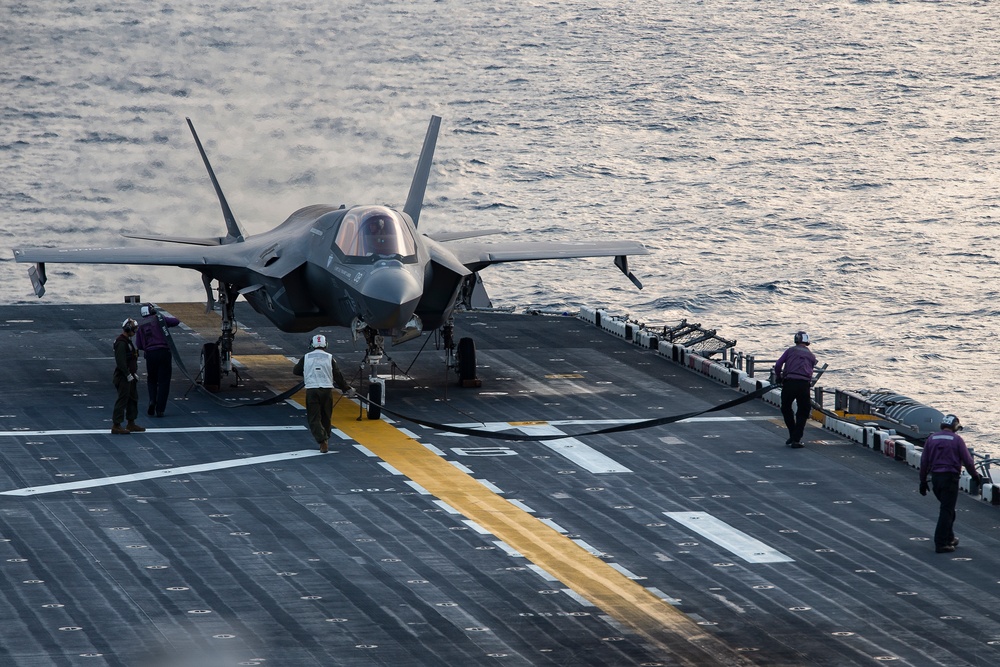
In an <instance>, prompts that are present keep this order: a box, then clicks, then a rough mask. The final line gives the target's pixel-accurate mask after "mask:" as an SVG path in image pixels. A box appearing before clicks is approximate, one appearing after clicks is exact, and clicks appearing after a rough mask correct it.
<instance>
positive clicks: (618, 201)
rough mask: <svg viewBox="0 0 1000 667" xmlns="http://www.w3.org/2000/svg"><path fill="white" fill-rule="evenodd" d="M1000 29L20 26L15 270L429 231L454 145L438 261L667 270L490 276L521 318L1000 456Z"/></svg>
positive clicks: (94, 16)
mask: <svg viewBox="0 0 1000 667" xmlns="http://www.w3.org/2000/svg"><path fill="white" fill-rule="evenodd" d="M998 17H1000V12H997V11H996V8H995V5H993V4H991V3H988V2H905V1H904V2H848V1H838V0H834V1H819V2H815V1H814V2H801V1H796V0H789V1H787V2H757V1H750V0H728V1H727V2H690V1H689V0H684V1H683V2H682V1H678V0H629V1H627V2H625V1H612V0H587V1H585V2H584V1H578V0H560V1H558V2H555V1H543V0H535V1H523V0H511V1H509V2H502V3H496V2H493V1H490V2H485V1H483V0H461V1H459V0H440V1H436V2H435V1H431V0H398V1H389V2H382V1H378V0H363V1H356V2H353V1H352V2H345V1H340V0H322V1H320V0H291V1H288V0H282V1H280V2H279V1H277V0H257V1H251V2H247V3H219V2H203V1H194V2H187V1H180V2H139V1H138V0H116V1H115V2H102V1H99V0H85V1H70V0H46V1H45V2H23V1H22V2H18V1H17V0H8V1H7V2H4V3H0V25H2V26H3V30H2V31H0V94H2V101H0V216H2V218H0V220H2V222H0V246H4V249H3V254H2V255H0V299H3V301H4V302H6V303H21V302H23V303H29V302H34V301H36V299H35V297H34V295H33V294H32V291H31V286H30V283H29V281H28V278H27V276H26V275H25V268H26V267H24V266H23V265H15V264H14V262H13V260H12V254H11V252H10V249H12V248H15V247H22V246H35V245H45V246H56V245H58V246H72V247H94V246H109V245H122V244H125V245H128V244H133V243H141V242H138V241H128V240H123V239H121V238H120V237H119V234H120V233H121V232H151V233H162V234H176V235H189V236H210V235H218V234H222V233H224V230H225V227H224V224H223V220H222V217H221V214H220V212H219V207H218V203H217V201H216V199H215V196H214V193H213V191H212V188H211V184H210V183H209V181H208V178H207V177H206V175H205V171H204V168H203V166H202V164H201V162H200V159H199V156H198V153H197V151H196V148H195V146H194V143H193V140H192V139H191V136H190V134H189V132H188V129H187V126H186V124H185V122H184V118H185V117H190V118H191V119H192V120H193V122H194V123H195V125H196V127H197V128H198V131H199V134H200V135H201V138H202V140H203V142H205V144H206V149H207V150H208V152H209V154H210V157H211V159H212V161H213V164H214V166H215V168H216V171H217V172H218V175H219V179H220V181H221V183H222V186H223V188H224V190H225V191H226V193H227V196H228V198H229V201H230V204H231V205H232V206H233V208H234V210H235V211H236V213H237V215H238V216H239V217H240V218H241V220H242V221H243V223H244V225H245V226H246V227H247V229H248V231H250V232H251V233H258V232H262V231H265V230H267V229H270V228H271V227H273V226H275V225H276V224H278V223H279V222H281V221H282V220H284V219H285V217H287V216H288V214H290V213H291V212H292V211H294V210H296V209H297V208H299V207H301V206H303V205H306V204H311V203H328V204H340V203H346V204H348V205H350V204H355V203H388V204H395V205H401V204H402V203H403V201H404V200H405V198H406V192H407V188H408V187H409V182H410V178H411V176H412V173H413V169H414V166H415V161H416V156H417V153H418V152H419V149H420V144H421V142H422V140H423V135H424V131H425V129H426V126H427V122H428V119H429V118H430V116H431V115H432V114H439V115H441V116H443V119H444V120H443V124H442V131H441V136H440V138H439V141H438V148H437V153H436V166H435V168H434V172H433V175H432V178H431V182H430V185H429V188H428V194H427V207H426V208H425V209H424V212H423V215H422V217H421V229H423V230H426V231H443V230H462V229H478V228H499V229H502V230H504V231H505V238H506V239H510V240H536V239H547V240H598V239H605V238H620V239H633V240H637V241H641V242H643V243H645V244H647V245H648V246H649V248H650V249H651V250H652V253H653V254H651V255H649V256H647V257H636V258H634V259H633V261H632V269H633V271H634V272H635V273H636V274H637V275H638V276H639V277H640V279H641V280H642V281H643V282H644V283H645V289H644V290H642V291H638V290H636V289H635V288H633V287H632V286H631V284H630V283H629V282H628V281H627V280H626V279H625V278H624V276H622V275H621V274H620V273H618V271H617V270H616V269H615V268H614V266H613V265H612V263H611V261H610V260H609V259H608V260H572V261H564V262H544V263H530V264H528V263H524V264H517V265H506V266H500V267H492V268H490V269H487V270H486V271H484V273H483V278H484V280H485V282H486V285H487V288H488V289H489V290H490V292H491V296H492V297H493V300H494V302H495V304H496V305H500V306H515V307H517V308H518V309H521V308H524V307H535V308H545V309H554V310H571V309H575V308H577V307H579V306H580V305H590V306H595V305H599V306H607V307H609V308H610V309H611V310H613V311H615V312H618V313H621V314H629V315H631V316H632V317H634V318H635V319H638V320H640V321H643V322H646V323H650V324H665V323H666V324H671V323H675V322H677V321H678V320H680V319H682V318H687V319H688V320H689V321H694V322H700V323H701V324H703V325H704V326H706V327H710V328H714V329H717V330H718V332H719V334H720V335H722V336H724V337H726V338H734V339H737V341H738V345H737V346H738V348H739V349H741V350H743V351H745V352H748V353H754V354H756V355H758V356H759V357H761V358H768V359H774V358H776V357H777V355H778V354H779V353H780V352H781V350H783V349H784V348H785V347H787V346H788V345H790V344H791V339H792V335H793V333H794V332H795V331H796V330H798V329H805V330H807V331H808V332H810V334H811V335H812V336H813V339H814V341H815V342H814V344H813V350H814V351H815V352H816V354H817V355H818V356H819V358H820V360H821V362H825V363H828V364H829V370H828V372H827V374H826V375H825V376H824V381H823V383H824V384H825V385H826V386H829V387H840V388H843V389H878V388H887V389H890V390H892V391H894V392H897V393H900V394H905V395H908V396H911V397H913V398H916V399H917V400H920V401H922V402H925V403H927V404H929V405H932V406H934V407H936V408H938V409H941V410H944V411H953V412H956V413H957V414H959V415H960V416H961V418H962V420H963V422H964V423H965V424H966V430H965V431H964V434H965V435H966V439H967V440H968V441H969V443H970V444H972V445H975V446H976V447H977V448H979V450H980V451H993V452H996V453H1000V410H998V406H997V401H996V398H997V389H996V387H997V384H998V380H1000V365H998V363H997V361H998V356H1000V344H998V341H997V336H996V330H997V314H998V306H997V303H996V302H997V297H998V287H997V278H998V275H1000V264H998V258H1000V250H998V248H997V239H998V236H1000V229H998V215H1000V196H998V191H997V185H998V182H997V181H998V179H997V171H998V164H997V163H998V157H1000V120H998V114H997V110H998V103H1000V49H998V48H997V43H998V38H1000V18H998ZM48 269H49V283H48V286H47V287H48V294H47V295H46V296H45V297H44V298H45V301H46V302H48V303H52V304H59V303H73V302H118V301H120V300H121V299H122V296H123V295H124V294H141V295H142V298H143V299H147V300H152V301H168V300H174V299H202V298H203V289H202V286H201V281H200V276H199V275H198V274H197V273H195V272H191V271H184V270H181V269H170V268H164V269H144V268H141V267H113V266H110V267H86V266H71V265H52V264H50V265H49V267H48Z"/></svg>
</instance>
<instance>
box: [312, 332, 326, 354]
mask: <svg viewBox="0 0 1000 667" xmlns="http://www.w3.org/2000/svg"><path fill="white" fill-rule="evenodd" d="M312 347H313V349H314V350H318V349H321V348H325V347H326V336H324V335H323V334H318V335H316V336H313V337H312Z"/></svg>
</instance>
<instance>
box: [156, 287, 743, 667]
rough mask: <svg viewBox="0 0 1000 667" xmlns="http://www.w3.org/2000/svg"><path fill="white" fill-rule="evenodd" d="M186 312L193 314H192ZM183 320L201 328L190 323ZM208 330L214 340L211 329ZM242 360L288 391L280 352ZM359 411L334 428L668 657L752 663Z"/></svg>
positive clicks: (287, 366)
mask: <svg viewBox="0 0 1000 667" xmlns="http://www.w3.org/2000/svg"><path fill="white" fill-rule="evenodd" d="M177 305H178V304H171V312H174V313H177V312H178V311H179V310H181V309H179V308H176V306H177ZM185 314H193V313H190V311H187V312H186V313H185ZM178 317H180V316H179V315H178ZM216 317H217V316H216ZM191 319H192V320H193V319H196V318H191ZM198 319H200V318H198ZM206 319H207V318H206ZM186 323H187V324H188V325H189V326H191V327H192V328H198V327H197V326H196V325H195V323H193V322H192V321H190V320H189V321H187V322H186ZM198 324H201V323H200V322H199V323H198ZM207 324H209V326H212V325H213V324H217V320H216V322H215V323H211V322H209V323H207ZM205 333H206V334H209V335H212V332H211V331H206V332H205ZM239 361H240V363H242V364H244V366H245V367H246V368H247V369H248V371H249V372H250V373H251V374H252V375H253V377H254V378H256V379H257V380H261V381H264V382H267V383H269V384H271V385H272V386H284V385H286V384H288V383H289V382H291V381H292V380H294V379H296V378H294V376H293V375H292V374H291V362H289V361H288V359H287V358H286V357H284V356H282V355H241V356H240V357H239ZM304 398H305V396H304V392H300V393H299V394H297V395H296V396H295V400H297V401H298V402H299V403H304ZM357 414H358V412H357V406H356V404H355V403H353V402H350V401H343V400H341V401H339V402H337V405H336V406H335V408H334V414H333V423H334V425H335V426H336V427H337V428H338V429H340V430H341V431H343V432H344V433H346V434H347V435H348V436H350V437H351V438H352V439H354V440H355V441H356V442H358V443H359V444H361V445H363V446H364V447H366V448H367V449H369V450H370V451H371V452H373V453H374V454H375V455H377V456H378V457H379V458H381V459H382V460H383V461H385V462H386V463H388V464H390V465H391V466H393V467H394V468H396V469H397V470H399V471H400V472H401V473H402V474H404V475H406V476H407V477H408V478H409V479H410V480H412V481H413V482H416V483H417V484H419V485H420V486H422V487H423V488H424V489H426V490H427V491H428V492H429V493H431V494H432V495H433V496H435V497H436V498H438V499H440V500H442V501H444V502H446V503H447V504H448V505H450V506H451V507H453V508H455V509H456V510H457V511H459V512H460V513H461V514H462V515H464V516H465V517H466V518H467V519H470V520H472V521H475V522H476V523H477V524H479V525H480V526H482V527H483V528H484V529H486V530H488V531H489V532H490V533H492V534H493V535H495V536H496V537H497V538H499V539H500V540H503V542H504V543H506V544H507V545H508V546H510V547H511V548H513V549H515V550H516V551H517V552H518V553H520V554H522V555H523V556H524V557H525V558H527V559H528V560H529V561H531V562H532V563H534V564H535V565H537V566H539V567H540V568H542V569H543V570H545V571H546V572H548V573H549V574H551V575H552V576H553V577H555V578H556V579H558V580H559V581H560V582H561V583H562V584H563V585H564V586H565V587H567V588H569V589H571V590H572V591H574V592H575V593H577V594H578V595H580V596H581V597H583V598H584V599H586V600H588V601H589V602H591V603H592V604H594V605H595V606H596V607H597V608H599V609H601V610H602V611H603V612H605V613H607V614H608V615H610V616H611V617H612V618H614V619H615V620H616V621H618V622H619V623H621V624H623V625H624V626H626V627H628V628H631V629H632V630H634V631H635V632H637V633H639V634H640V635H642V636H644V637H645V638H646V639H647V640H649V641H650V642H652V643H653V644H654V645H655V646H657V647H659V648H660V649H661V650H663V651H664V653H665V655H667V654H669V655H671V656H672V657H673V658H674V659H679V660H681V661H682V662H681V664H690V665H709V664H713V663H718V664H726V665H745V664H748V663H746V661H745V660H744V659H743V658H742V656H739V655H738V654H736V653H735V652H733V651H731V650H730V649H729V648H728V647H726V646H725V645H724V644H723V643H722V642H720V641H718V640H717V639H716V638H715V637H713V636H711V635H708V634H706V633H705V631H704V630H703V629H702V628H701V627H700V626H699V625H698V624H696V623H695V622H694V621H693V620H691V619H690V618H689V617H688V616H687V615H685V614H684V613H683V612H681V611H679V610H678V609H676V608H675V607H673V606H671V605H669V604H667V603H666V602H664V601H662V600H660V599H659V598H658V597H656V596H655V595H653V594H652V593H651V592H649V591H647V590H646V589H645V588H643V587H642V586H640V585H639V584H637V583H636V582H635V581H632V580H631V579H629V578H628V577H626V576H625V575H624V574H622V573H621V572H619V571H618V570H615V569H614V568H612V567H611V566H610V565H608V564H607V563H605V562H604V561H602V560H601V559H600V558H598V557H596V556H594V555H592V554H591V553H589V552H588V551H586V550H585V549H583V548H582V547H581V546H579V545H578V544H576V543H575V542H573V541H572V540H571V539H569V538H568V537H566V536H565V535H563V534H561V533H559V532H558V531H556V530H555V529H553V528H551V527H550V526H547V525H545V524H544V523H542V522H541V521H540V520H538V519H537V518H535V517H533V516H531V514H529V513H527V512H525V511H524V510H522V509H520V508H518V507H516V506H515V505H513V504H512V503H510V502H508V501H507V500H506V499H505V498H503V497H502V496H500V495H498V494H496V493H494V492H493V491H491V490H490V489H488V488H487V487H486V486H484V485H483V484H481V483H480V482H478V481H476V480H475V479H474V478H473V477H471V476H470V475H468V474H466V473H464V472H462V471H461V470H459V469H458V468H456V467H455V466H453V465H451V464H450V463H448V461H446V460H445V459H444V458H443V457H441V456H438V455H437V454H434V453H433V452H431V451H430V450H429V449H428V448H426V447H424V446H423V445H421V444H420V443H419V442H417V441H416V440H414V439H413V438H411V437H409V436H407V435H405V434H404V433H403V432H402V431H400V430H399V429H397V428H395V427H394V426H392V425H391V424H389V423H387V422H384V421H381V420H368V419H364V420H362V421H358V419H357Z"/></svg>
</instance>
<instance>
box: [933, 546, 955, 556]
mask: <svg viewBox="0 0 1000 667" xmlns="http://www.w3.org/2000/svg"><path fill="white" fill-rule="evenodd" d="M954 550H955V545H953V544H948V545H945V546H943V547H938V548H937V549H935V550H934V551H936V552H937V553H939V554H949V553H951V552H952V551H954Z"/></svg>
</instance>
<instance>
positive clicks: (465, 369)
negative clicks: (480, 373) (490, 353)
mask: <svg viewBox="0 0 1000 667" xmlns="http://www.w3.org/2000/svg"><path fill="white" fill-rule="evenodd" d="M457 356H458V384H459V385H461V386H463V387H468V386H473V384H474V383H475V382H476V342H475V341H474V340H472V339H471V338H468V337H466V338H460V339H459V340H458V353H457Z"/></svg>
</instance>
